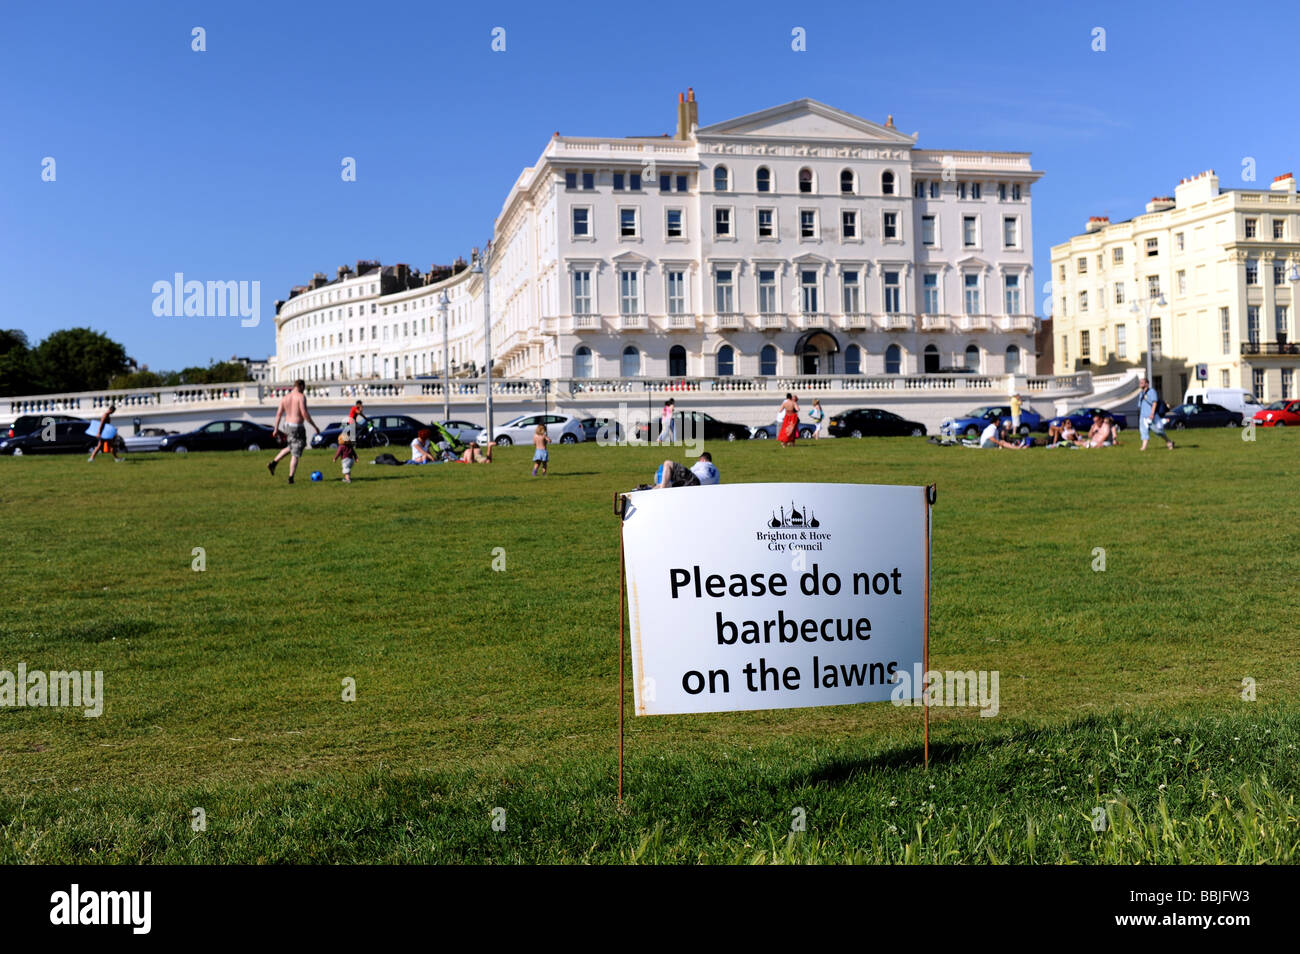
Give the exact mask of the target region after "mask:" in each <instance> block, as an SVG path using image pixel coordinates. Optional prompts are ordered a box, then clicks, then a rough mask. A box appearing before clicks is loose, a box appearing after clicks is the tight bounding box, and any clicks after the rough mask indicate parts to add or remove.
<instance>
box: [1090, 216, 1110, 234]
mask: <svg viewBox="0 0 1300 954" xmlns="http://www.w3.org/2000/svg"><path fill="white" fill-rule="evenodd" d="M1108 225H1110V216H1109V215H1090V216H1088V228H1087V231H1089V232H1097V231H1100V230H1101V229H1104V228H1105V227H1106V226H1108Z"/></svg>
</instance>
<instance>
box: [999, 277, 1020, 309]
mask: <svg viewBox="0 0 1300 954" xmlns="http://www.w3.org/2000/svg"><path fill="white" fill-rule="evenodd" d="M1003 285H1004V286H1005V289H1006V302H1005V304H1006V309H1007V314H1008V315H1018V314H1020V276H1019V275H1007V276H1006V277H1005V278H1004V279H1003Z"/></svg>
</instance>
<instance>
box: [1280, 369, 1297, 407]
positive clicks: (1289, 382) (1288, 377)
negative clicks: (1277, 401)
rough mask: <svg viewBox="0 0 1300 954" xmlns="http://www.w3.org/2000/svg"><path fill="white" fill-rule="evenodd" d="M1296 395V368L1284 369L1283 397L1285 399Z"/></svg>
mask: <svg viewBox="0 0 1300 954" xmlns="http://www.w3.org/2000/svg"><path fill="white" fill-rule="evenodd" d="M1293 397H1295V369H1294V368H1283V369H1282V399H1283V400H1284V401H1286V400H1290V399H1291V398H1293Z"/></svg>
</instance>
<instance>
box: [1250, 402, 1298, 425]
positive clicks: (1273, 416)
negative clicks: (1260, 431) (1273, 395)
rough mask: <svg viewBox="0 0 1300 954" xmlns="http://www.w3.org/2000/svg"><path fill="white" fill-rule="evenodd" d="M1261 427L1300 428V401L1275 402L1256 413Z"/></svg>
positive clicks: (1256, 418) (1257, 421) (1256, 420)
mask: <svg viewBox="0 0 1300 954" xmlns="http://www.w3.org/2000/svg"><path fill="white" fill-rule="evenodd" d="M1255 423H1256V424H1258V425H1259V426H1260V427H1300V400H1293V401H1274V402H1273V403H1272V404H1269V405H1266V406H1264V407H1262V408H1260V409H1259V410H1258V411H1256V412H1255Z"/></svg>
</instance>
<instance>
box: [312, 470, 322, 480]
mask: <svg viewBox="0 0 1300 954" xmlns="http://www.w3.org/2000/svg"><path fill="white" fill-rule="evenodd" d="M311 479H312V480H324V479H325V475H324V474H322V473H321V472H320V471H319V470H313V471H312V472H311Z"/></svg>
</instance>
